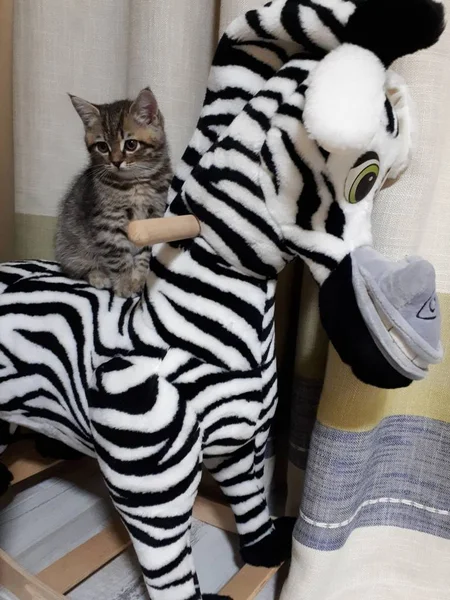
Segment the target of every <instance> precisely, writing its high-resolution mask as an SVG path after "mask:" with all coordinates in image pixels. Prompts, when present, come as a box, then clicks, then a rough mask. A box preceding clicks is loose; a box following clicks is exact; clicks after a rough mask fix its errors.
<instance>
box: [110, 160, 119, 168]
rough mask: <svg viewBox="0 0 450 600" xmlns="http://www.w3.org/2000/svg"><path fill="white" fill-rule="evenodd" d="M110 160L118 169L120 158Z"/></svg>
mask: <svg viewBox="0 0 450 600" xmlns="http://www.w3.org/2000/svg"><path fill="white" fill-rule="evenodd" d="M111 162H112V164H113V165H114V166H115V167H117V168H118V169H120V165H121V164H122V161H121V160H112V161H111Z"/></svg>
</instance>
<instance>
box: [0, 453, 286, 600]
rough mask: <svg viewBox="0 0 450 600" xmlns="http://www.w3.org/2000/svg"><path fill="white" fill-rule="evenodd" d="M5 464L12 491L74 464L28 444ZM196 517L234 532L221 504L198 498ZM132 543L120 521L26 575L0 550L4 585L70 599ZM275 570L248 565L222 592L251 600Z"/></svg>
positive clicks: (25, 593)
mask: <svg viewBox="0 0 450 600" xmlns="http://www.w3.org/2000/svg"><path fill="white" fill-rule="evenodd" d="M85 460H91V459H85ZM2 461H3V462H4V463H5V464H6V465H7V466H8V468H9V469H10V470H11V472H12V473H13V475H14V486H17V485H21V486H22V485H29V484H33V483H34V482H35V481H36V480H37V479H42V478H45V477H48V476H50V475H51V474H53V473H54V472H55V470H56V469H57V468H61V466H62V465H64V467H67V468H71V467H70V465H71V463H63V462H62V461H51V460H45V459H43V458H41V457H40V456H39V455H38V454H37V453H36V452H35V451H34V449H33V447H32V445H31V444H30V443H29V442H19V443H17V444H13V445H12V446H11V447H10V448H8V450H7V451H6V452H5V454H4V455H3V456H2ZM74 464H75V463H74ZM77 466H79V463H77ZM193 514H194V518H196V519H197V520H199V521H202V522H204V523H208V524H209V525H213V526H214V527H218V528H219V529H223V530H224V531H230V532H235V531H236V528H235V521H234V516H233V513H232V511H231V509H230V508H229V507H228V506H225V505H224V504H222V503H221V502H219V501H216V500H212V499H209V498H206V497H203V496H199V497H198V499H197V501H196V503H195V506H194V513H193ZM130 544H131V542H130V538H129V537H128V533H127V531H126V530H125V527H124V526H123V525H122V523H121V521H120V519H119V518H118V517H117V518H116V519H114V520H113V521H111V522H110V523H109V524H108V525H107V526H106V527H105V528H104V529H103V530H102V531H101V532H100V533H98V534H97V535H94V536H93V537H92V538H90V539H89V540H87V541H86V542H84V543H83V544H81V545H80V546H78V547H77V548H75V549H73V550H72V551H71V552H69V553H68V554H66V555H65V556H63V557H61V558H60V559H58V560H57V561H55V562H54V563H52V564H51V565H49V566H48V567H47V568H46V569H44V570H43V571H41V572H40V573H38V574H37V575H32V574H31V573H29V572H28V571H26V570H25V569H24V568H23V567H21V566H20V565H19V564H18V563H17V562H16V561H15V560H14V559H13V558H11V557H10V556H9V555H8V554H7V553H6V552H4V551H3V550H1V549H0V584H2V585H3V586H4V587H5V588H6V589H8V590H9V591H11V592H12V593H13V594H15V595H16V596H17V598H18V599H19V600H67V597H66V596H65V594H67V593H68V592H70V591H71V590H72V589H73V588H74V587H76V586H77V585H79V584H80V583H82V582H83V581H85V580H86V579H88V578H89V577H90V576H91V575H93V574H94V573H96V572H97V571H99V570H100V569H101V568H102V567H104V566H105V565H106V564H108V563H109V562H110V561H111V560H113V559H114V558H115V557H117V556H118V555H119V554H121V553H122V552H123V551H124V550H126V549H127V548H128V547H129V546H130ZM277 570H278V569H277V568H275V569H265V568H260V567H251V566H249V565H245V566H244V567H243V568H242V569H240V570H239V571H238V572H237V573H236V575H235V576H234V577H233V578H232V579H231V580H230V581H229V582H228V583H227V584H226V585H225V587H224V588H223V589H222V590H221V591H220V593H221V594H223V595H228V596H231V597H232V598H233V600H253V599H254V598H255V597H256V596H257V594H258V593H259V592H260V591H261V589H262V588H263V587H264V585H265V584H266V583H267V582H268V581H269V579H270V578H271V577H272V576H273V575H274V574H275V573H276V572H277Z"/></svg>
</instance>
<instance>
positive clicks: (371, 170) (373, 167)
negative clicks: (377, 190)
mask: <svg viewBox="0 0 450 600" xmlns="http://www.w3.org/2000/svg"><path fill="white" fill-rule="evenodd" d="M379 175H380V161H379V159H378V155H377V154H375V152H368V153H367V154H365V155H364V156H362V157H361V158H360V159H359V160H358V161H357V162H356V164H355V166H354V167H353V169H351V171H350V173H349V174H348V177H347V181H346V182H345V198H346V200H347V202H349V203H350V204H358V202H361V200H364V198H366V197H367V196H368V195H369V193H370V192H371V191H372V190H373V188H374V186H375V184H376V182H377V180H378V177H379Z"/></svg>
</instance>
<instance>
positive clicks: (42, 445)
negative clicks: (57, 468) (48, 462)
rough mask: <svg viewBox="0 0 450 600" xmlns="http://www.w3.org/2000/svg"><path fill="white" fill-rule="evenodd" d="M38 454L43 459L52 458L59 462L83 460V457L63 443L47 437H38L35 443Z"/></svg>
mask: <svg viewBox="0 0 450 600" xmlns="http://www.w3.org/2000/svg"><path fill="white" fill-rule="evenodd" d="M34 445H35V448H36V452H37V453H38V454H39V455H40V456H42V458H52V459H58V460H78V459H80V458H83V455H82V454H81V453H80V452H78V451H77V450H74V449H73V448H69V446H66V445H65V444H63V443H62V442H58V441H57V440H52V439H51V438H48V437H46V436H45V435H37V436H36V439H35V442H34Z"/></svg>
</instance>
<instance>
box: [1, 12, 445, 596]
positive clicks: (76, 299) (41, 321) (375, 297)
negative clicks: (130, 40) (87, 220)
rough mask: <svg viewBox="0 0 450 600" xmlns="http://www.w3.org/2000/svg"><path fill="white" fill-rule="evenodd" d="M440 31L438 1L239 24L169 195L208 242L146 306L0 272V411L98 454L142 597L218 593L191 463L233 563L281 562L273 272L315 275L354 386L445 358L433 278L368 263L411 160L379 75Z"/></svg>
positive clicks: (407, 136) (156, 283)
mask: <svg viewBox="0 0 450 600" xmlns="http://www.w3.org/2000/svg"><path fill="white" fill-rule="evenodd" d="M405 15H407V19H406V16H405ZM443 27H444V11H443V8H442V5H441V4H440V3H438V2H435V1H434V0H353V1H351V0H275V1H274V2H269V3H268V4H267V5H265V6H264V7H261V8H259V9H257V10H253V11H250V12H248V13H247V14H246V15H244V16H242V17H241V18H239V19H237V20H236V21H235V22H234V23H232V24H231V25H230V27H229V29H228V30H227V32H226V33H225V35H224V36H223V38H222V40H221V42H220V44H219V47H218V50H217V53H216V55H215V59H214V64H213V67H212V70H211V75H210V79H209V83H208V90H207V93H206V97H205V103H204V107H203V110H202V113H201V116H200V120H199V123H198V126H197V129H196V131H195V133H194V136H193V138H192V141H191V143H190V145H189V147H188V148H187V150H186V152H185V154H184V156H183V159H182V161H181V165H180V167H179V169H178V172H177V175H176V176H175V178H174V180H173V184H172V189H171V195H170V206H169V209H168V211H167V216H177V215H186V214H192V215H195V216H196V217H197V219H198V220H199V222H200V226H201V233H200V235H199V236H198V237H197V238H195V239H193V240H184V241H182V242H180V243H171V244H169V243H164V244H159V245H158V246H155V247H154V248H153V256H152V259H151V275H150V276H149V279H148V283H147V286H146V289H145V291H144V294H143V297H142V298H137V299H128V300H124V299H120V298H118V297H115V296H114V295H112V293H111V292H109V291H107V290H102V291H100V290H97V289H93V288H92V287H89V286H88V285H87V284H86V283H85V282H79V281H72V280H69V279H67V278H65V277H63V276H62V275H61V273H60V271H59V268H58V265H56V264H53V263H46V262H41V261H28V262H18V263H9V264H5V265H3V266H2V268H1V269H0V291H1V295H0V419H2V420H3V421H5V422H7V423H10V424H15V425H23V426H25V427H28V428H30V429H33V430H36V431H38V432H40V433H42V434H44V435H46V436H48V437H49V438H52V439H54V440H58V441H60V442H63V443H65V444H67V445H68V446H70V447H71V448H73V449H75V450H78V451H80V452H82V453H85V454H88V455H90V456H96V457H97V459H98V462H99V465H100V468H101V470H102V473H103V476H104V478H105V481H106V484H107V486H108V489H109V492H110V495H111V498H112V500H113V502H114V504H115V506H116V507H117V509H118V511H119V513H120V515H121V516H122V518H123V520H124V522H125V524H126V526H127V528H128V531H129V533H130V536H131V539H132V541H133V544H134V548H135V550H136V553H137V556H138V558H139V561H140V564H141V567H142V571H143V574H144V578H145V581H146V583H147V586H148V591H149V594H150V597H151V598H152V599H153V600H188V599H189V600H191V599H195V600H198V599H200V598H213V597H217V596H213V595H208V594H206V595H205V594H203V595H202V594H201V592H200V589H199V586H198V582H197V577H196V573H195V568H194V565H193V560H192V553H191V548H190V539H189V528H190V523H191V518H192V507H193V504H194V500H195V496H196V493H197V488H198V485H199V482H200V477H201V464H202V462H203V463H204V464H205V466H206V467H207V468H208V469H209V471H210V472H211V473H212V475H213V476H214V477H215V479H216V480H217V482H218V483H219V484H220V486H221V488H222V490H223V492H224V493H225V496H226V497H227V499H228V500H229V502H230V504H231V507H232V509H233V511H234V514H235V516H236V523H237V529H238V533H239V536H240V542H241V553H242V557H243V559H244V560H245V561H246V562H248V563H250V564H254V565H264V566H274V565H278V564H280V563H281V562H282V561H283V560H284V559H286V558H288V557H289V554H290V540H291V532H292V526H293V521H292V520H291V519H285V518H281V519H277V520H272V519H271V517H270V514H269V511H268V508H267V504H266V498H265V490H264V485H263V469H264V452H265V446H266V440H267V436H268V432H269V428H270V424H271V419H272V417H273V415H274V412H275V407H276V399H277V378H276V365H275V353H274V294H275V286H276V278H277V274H278V273H279V272H280V271H281V270H282V268H283V267H284V266H285V265H286V263H288V262H289V261H290V260H292V259H293V258H295V257H297V256H300V257H301V258H303V259H304V260H305V261H306V263H307V264H308V266H309V267H310V269H311V271H312V273H313V275H314V277H315V278H316V280H317V282H318V284H319V285H320V310H321V315H322V320H323V323H324V325H325V328H326V330H327V332H328V334H329V336H330V339H331V341H332V342H333V344H334V345H335V347H336V349H337V351H338V352H339V354H340V355H341V357H342V359H343V360H344V361H345V362H346V363H348V364H349V365H350V366H351V367H352V369H353V371H354V372H355V374H356V376H358V377H359V378H360V379H362V380H363V381H365V382H367V383H371V384H373V385H377V386H380V387H399V386H405V385H408V384H409V383H410V382H411V381H412V380H416V379H421V378H423V377H424V376H425V374H426V372H427V368H428V366H429V365H430V364H432V363H435V362H438V361H439V360H440V358H441V352H442V351H441V347H440V342H439V308H438V304H437V300H436V296H435V282H434V271H433V268H432V267H431V265H429V264H428V263H427V262H426V261H424V260H421V259H419V258H414V259H408V260H406V261H403V262H401V263H398V264H397V263H391V262H389V261H387V260H386V259H384V258H383V257H382V256H380V255H379V254H378V253H376V252H375V251H374V250H373V248H372V247H371V241H372V240H371V223H370V220H371V210H372V205H373V201H374V197H375V195H376V193H377V192H378V191H379V189H380V188H381V187H382V185H383V183H384V181H385V179H386V178H390V179H395V178H396V177H398V176H399V175H400V174H401V173H402V171H403V170H404V169H405V168H406V166H407V165H408V162H409V159H410V154H411V144H412V142H411V139H412V138H411V129H412V124H411V117H410V102H409V97H408V94H407V89H406V85H405V83H404V82H403V81H402V80H401V79H400V78H399V77H398V76H397V75H395V73H394V72H392V71H391V70H390V65H391V63H392V62H393V61H394V60H395V59H396V58H398V57H400V56H403V55H406V54H409V53H412V52H415V51H417V50H419V49H423V48H427V47H429V46H431V45H432V44H434V43H435V42H436V41H437V39H438V38H439V36H440V34H441V32H442V30H443ZM124 234H125V232H124ZM0 443H1V440H0Z"/></svg>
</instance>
